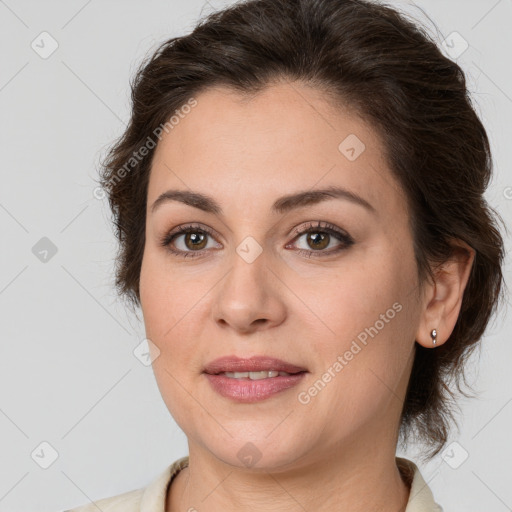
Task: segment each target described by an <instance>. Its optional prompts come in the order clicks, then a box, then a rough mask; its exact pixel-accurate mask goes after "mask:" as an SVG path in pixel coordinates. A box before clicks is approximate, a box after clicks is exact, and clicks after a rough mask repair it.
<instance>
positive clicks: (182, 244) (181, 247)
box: [160, 226, 222, 258]
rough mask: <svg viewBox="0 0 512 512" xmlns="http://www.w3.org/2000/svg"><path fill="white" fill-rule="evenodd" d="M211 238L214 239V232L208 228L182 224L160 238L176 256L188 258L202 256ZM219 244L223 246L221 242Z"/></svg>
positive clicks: (162, 243) (163, 244)
mask: <svg viewBox="0 0 512 512" xmlns="http://www.w3.org/2000/svg"><path fill="white" fill-rule="evenodd" d="M209 239H212V240H213V233H212V232H211V231H210V230H209V229H207V228H204V227H197V226H180V227H179V228H177V229H175V230H173V231H171V232H170V233H169V234H166V235H165V236H164V237H163V238H162V239H161V240H160V245H162V246H163V247H165V248H166V249H167V250H168V251H169V252H171V253H172V254H174V255H176V256H183V257H184V258H187V257H195V256H200V255H201V254H202V253H203V250H205V249H207V248H208V241H209ZM218 246H220V247H222V246H221V245H220V244H218ZM204 252H207V251H204Z"/></svg>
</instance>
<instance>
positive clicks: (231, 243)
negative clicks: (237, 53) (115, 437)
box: [140, 81, 474, 512]
mask: <svg viewBox="0 0 512 512" xmlns="http://www.w3.org/2000/svg"><path fill="white" fill-rule="evenodd" d="M196 100H197V102H198V104H197V106H195V107H194V108H193V109H191V112H190V113H188V114H187V115H186V116H185V117H184V118H183V119H182V120H181V121H180V122H179V124H177V125H176V126H174V128H173V129H172V130H170V131H169V133H164V136H163V138H162V139H161V141H160V142H159V143H158V146H157V148H156V150H155V151H156V152H155V155H154V159H153V164H152V169H151V174H150V180H149V187H148V208H147V212H146V243H145V250H144V256H143V262H142V269H141V276H140V297H141V306H142V311H143V316H144V323H145V327H146V336H147V338H149V339H150V340H151V341H152V343H153V344H154V346H153V347H152V349H151V350H152V357H155V359H154V361H153V369H154V373H155V378H156V380H157V384H158V386H159V389H160V392H161V394H162V397H163V400H164V402H165V404H166V405H167V407H168V409H169V411H170V413H171V415H172V416H173V418H174V419H175V421H176V422H177V424H178V425H179V426H180V427H181V429H182V430H183V431H184V433H185V434H186V436H187V439H188V447H189V467H188V468H186V469H184V470H182V471H181V472H180V473H179V474H178V475H177V477H176V478H175V479H174V481H173V483H172V485H171V486H170V487H169V490H168V495H167V502H166V510H167V512H169V511H172V512H177V511H188V510H197V511H200V510H209V511H220V510H222V511H235V510H236V511H238V512H239V511H241V510H243V511H249V510H250V511H266V512H268V511H273V510H275V511H277V510H279V511H304V510H315V511H317V512H323V511H327V510H329V511H333V510H350V511H353V512H358V511H363V510H364V511H367V510H375V511H383V512H388V511H389V512H399V511H403V510H405V507H406V503H407V500H408V497H409V487H408V485H407V484H406V483H405V482H404V481H403V480H402V477H401V475H400V472H399V470H398V468H397V466H396V462H395V451H396V444H397V439H398V426H399V416H400V411H401V408H402V404H403V399H404V396H405V391H406V387H407V383H408V380H409V376H410V372H411V368H412V362H413V355H414V346H415V343H416V342H417V343H420V344H421V345H423V346H425V347H432V339H431V336H430V332H431V330H432V329H433V328H436V329H437V332H438V336H437V346H439V345H441V344H442V343H444V342H445V340H446V339H447V338H448V337H449V335H450V334H451V332H452V330H453V327H454V325H455V322H456V320H457V316H458V313H459V311H460V305H461V300H462V294H463V291H464V287H465V285H466V282H467V278H468V276H469V270H470V267H471V264H472V261H473V257H474V252H472V250H471V249H469V248H468V247H467V246H466V248H467V249H469V252H464V251H459V252H457V253H456V256H454V258H453V259H452V260H450V261H448V262H446V264H445V265H444V266H443V267H442V269H441V270H440V271H439V273H438V277H437V278H436V281H435V283H430V284H426V285H425V288H424V290H423V292H421V293H420V289H419V287H418V281H417V268H416V263H415V259H414V254H413V245H412V234H411V232H410V227H409V212H408V209H407V203H406V200H405V196H404V194H403V192H402V190H401V188H400V187H399V185H398V183H397V182H396V181H394V179H393V177H392V175H391V172H390V170H389V168H388V167H387V164H386V162H385V159H384V156H383V155H384V151H383V146H382V144H381V141H380V139H379V137H378V136H377V134H376V133H375V132H374V131H373V130H372V128H371V126H370V125H368V124H366V123H365V122H364V121H363V120H362V119H360V118H359V117H357V116H355V115H354V114H353V113H351V112H350V111H349V110H348V109H342V108H340V107H339V106H338V107H335V106H334V105H332V104H331V103H329V102H328V101H327V100H326V97H325V95H323V94H322V93H321V92H320V91H318V90H315V89H313V88H311V87H309V86H307V85H305V84H301V83H299V82H286V81H282V82H278V83H275V84H273V85H271V86H269V87H267V88H266V89H264V90H263V91H261V92H260V93H258V94H257V95H255V96H254V97H252V98H247V97H243V96H241V95H239V94H238V93H236V92H233V91H232V90H230V89H227V88H223V87H217V88H210V89H208V90H206V91H204V92H202V93H201V94H199V95H198V96H196ZM349 134H356V135H357V137H358V138H359V139H360V140H361V141H363V143H364V144H365V150H364V151H363V152H362V153H361V154H360V155H359V156H358V158H356V159H355V160H354V161H350V160H349V159H347V158H346V157H345V156H344V154H342V153H341V152H340V150H339V149H338V146H339V144H340V143H341V141H343V140H344V139H345V138H346V137H347V136H348V135H349ZM329 185H335V186H341V187H344V188H346V189H348V190H350V191H352V192H354V193H356V194H358V195H359V196H361V197H362V198H364V199H365V200H366V201H368V202H369V203H370V204H371V205H372V206H373V208H374V209H375V213H372V212H371V211H369V210H367V209H365V208H364V207H362V206H360V205H358V204H356V203H353V202H350V201H347V200H345V199H333V198H330V199H328V200H326V201H323V202H320V203H318V204H312V205H307V206H304V207H302V208H300V209H296V210H292V211H289V212H286V213H284V214H278V213H273V212H272V211H271V205H272V203H273V202H274V201H275V200H276V199H277V198H279V197H281V196H283V195H286V194H291V193H294V192H297V191H303V190H310V189H317V188H323V187H326V186H329ZM171 188H172V189H180V190H192V191H195V192H200V193H203V194H206V195H209V196H211V197H213V198H214V199H215V200H216V201H217V202H218V203H219V204H220V205H221V207H222V210H223V214H222V215H215V214H212V213H206V212H204V211H202V210H200V209H198V208H195V207H193V206H191V205H186V204H183V203H181V202H178V201H169V202H166V203H164V204H162V205H161V206H160V207H159V208H157V209H156V210H155V211H154V212H152V211H151V205H152V204H153V202H154V201H155V200H156V199H157V198H158V197H159V195H160V194H161V193H163V192H165V191H166V190H168V189H171ZM316 221H321V222H322V223H330V224H332V225H334V226H336V227H337V228H339V229H341V230H344V231H346V232H347V233H348V234H349V235H350V236H351V237H352V238H353V240H354V243H353V244H352V245H349V246H345V244H344V242H342V241H340V240H338V239H337V238H336V237H334V236H330V237H329V238H328V241H327V242H326V244H325V245H324V246H321V249H316V247H317V246H315V244H314V238H313V240H311V239H310V240H309V243H308V235H307V234H306V235H304V234H303V235H297V234H296V233H295V232H294V231H292V230H293V229H294V228H297V227H298V228H299V229H300V230H301V231H304V230H306V229H307V228H308V227H309V225H308V222H316ZM189 223H194V224H200V225H201V226H204V227H206V228H210V229H211V230H213V232H214V236H213V237H210V236H209V235H206V236H207V245H205V244H206V242H205V243H204V244H203V245H201V247H202V249H201V253H202V254H201V255H199V256H197V257H195V258H193V257H187V258H185V257H180V256H176V255H173V254H172V253H170V252H169V250H168V248H166V247H163V246H161V245H160V244H159V239H161V238H162V237H163V236H164V235H165V234H167V233H169V232H170V231H171V230H172V229H173V228H175V227H177V226H180V225H181V226H186V225H187V224H189ZM319 232H320V233H325V232H324V231H322V229H321V228H318V229H317V230H316V233H319ZM195 233H196V236H197V230H196V231H195ZM199 234H200V233H199ZM248 236H251V237H253V238H254V239H255V240H256V241H257V242H258V244H259V245H260V246H261V249H262V252H261V254H260V255H259V256H258V257H257V258H256V259H255V261H253V262H252V263H248V262H247V261H246V260H245V259H243V258H242V257H241V256H240V255H239V254H238V253H237V251H236V248H237V247H238V246H239V245H240V244H241V242H242V241H243V240H244V239H245V238H246V237H248ZM316 236H318V235H316ZM329 240H330V241H329ZM196 243H197V242H196ZM459 245H460V246H461V247H463V244H462V243H460V244H459ZM173 247H174V248H175V249H177V250H180V249H181V250H182V251H188V252H193V251H197V249H195V246H194V244H193V242H191V241H189V242H188V244H186V243H185V236H184V235H181V236H180V235H178V236H177V238H176V239H174V242H173ZM339 247H343V249H342V250H341V251H339V252H336V253H335V252H330V251H334V250H335V249H336V248H339ZM299 249H304V250H309V251H312V252H314V251H316V252H314V254H313V255H312V256H311V257H307V256H306V255H304V254H300V253H299V252H298V250H299ZM322 252H323V254H324V256H322V255H321V253H322ZM394 303H399V304H400V305H401V306H402V308H401V310H400V311H399V312H397V313H396V315H394V318H392V319H388V321H387V322H385V323H384V327H383V328H381V329H380V330H379V331H378V334H376V335H374V337H373V338H372V337H368V343H367V344H366V345H362V344H359V345H361V346H362V349H361V350H360V351H359V352H358V353H357V355H355V356H354V357H353V359H352V360H350V361H346V362H347V364H346V365H344V367H343V369H342V370H341V371H339V372H334V373H335V377H333V378H332V379H331V380H330V382H328V383H327V385H326V386H325V387H324V388H323V389H322V390H321V391H320V392H318V394H316V396H314V397H312V398H311V400H310V401H309V403H307V404H304V403H300V402H299V400H298V398H297V395H298V393H299V392H301V391H307V390H308V388H310V387H311V386H312V385H313V384H314V383H315V381H318V379H319V378H321V377H322V375H323V374H324V373H325V372H326V371H327V369H328V368H329V367H332V366H333V363H334V362H335V361H336V360H337V358H338V356H339V355H342V356H343V354H345V352H346V351H347V350H349V349H350V347H351V343H352V341H353V340H355V339H357V336H358V334H360V333H361V332H362V331H364V330H365V328H368V327H370V326H374V325H375V324H376V321H377V320H379V319H381V318H382V316H381V315H383V314H386V311H388V310H389V309H390V308H392V305H393V304H394ZM150 346H151V344H150ZM156 347H157V348H158V350H159V352H157V351H156ZM434 350H435V348H434ZM232 354H234V355H237V356H239V357H251V356H253V355H262V354H263V355H270V356H274V357H278V358H280V359H283V360H285V361H288V362H291V363H293V364H296V365H299V366H302V367H304V368H306V369H307V370H308V372H309V373H308V374H306V376H305V378H304V379H303V381H302V383H301V384H299V385H298V386H297V387H294V388H291V389H288V390H285V391H282V392H280V393H278V394H275V395H274V396H272V397H271V398H268V399H266V400H263V401H260V402H257V403H253V404H241V403H237V402H234V401H231V400H230V399H228V398H224V397H222V396H220V395H218V394H217V393H216V392H215V391H214V390H213V389H212V388H211V386H210V384H209V382H208V381H207V379H206V378H205V376H204V374H203V373H202V372H203V369H204V366H205V365H206V364H207V363H208V362H209V361H212V360H213V359H216V358H217V357H220V356H224V355H232ZM248 442H251V443H253V444H254V445H255V446H256V448H257V450H258V452H259V454H260V457H261V458H260V459H259V461H258V462H257V464H256V465H254V466H252V467H246V465H244V464H243V463H242V462H241V460H240V459H239V458H238V456H237V453H238V452H239V450H240V449H241V448H242V447H244V446H245V445H246V443H248ZM369 489H370V490H371V492H368V490H369Z"/></svg>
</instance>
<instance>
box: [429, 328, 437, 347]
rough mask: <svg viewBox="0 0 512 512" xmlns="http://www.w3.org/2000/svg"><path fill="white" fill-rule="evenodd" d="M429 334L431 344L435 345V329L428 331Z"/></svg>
mask: <svg viewBox="0 0 512 512" xmlns="http://www.w3.org/2000/svg"><path fill="white" fill-rule="evenodd" d="M430 336H432V344H433V345H434V346H435V345H436V338H437V331H436V330H435V329H432V331H431V332H430Z"/></svg>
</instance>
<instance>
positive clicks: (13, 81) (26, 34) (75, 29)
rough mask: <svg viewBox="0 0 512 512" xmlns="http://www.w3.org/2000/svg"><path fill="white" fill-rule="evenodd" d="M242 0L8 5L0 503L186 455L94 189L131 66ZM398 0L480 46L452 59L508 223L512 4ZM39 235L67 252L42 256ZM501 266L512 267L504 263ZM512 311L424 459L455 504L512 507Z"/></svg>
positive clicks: (443, 499) (38, 499)
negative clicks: (477, 119)
mask: <svg viewBox="0 0 512 512" xmlns="http://www.w3.org/2000/svg"><path fill="white" fill-rule="evenodd" d="M230 3H231V2H219V1H214V0H210V1H208V2H203V0H198V1H196V0H187V1H184V0H174V1H169V0H167V1H164V0H151V1H146V2H142V1H141V2H135V1H102V2H100V1H99V0H89V1H87V0H72V1H69V0H68V1H66V2H65V1H63V0H61V1H45V2H41V1H39V2H37V1H28V0H19V1H17V0H6V1H1V0H0V52H1V65H0V109H1V117H0V119H1V123H0V141H1V144H2V151H1V155H2V162H1V171H0V172H1V177H2V180H1V188H0V229H1V244H2V251H1V252H0V311H1V332H2V343H1V351H2V352H1V357H0V434H1V436H0V442H1V447H2V450H1V453H0V511H14V512H17V511H22V510H23V511H27V510H33V511H35V512H37V511H43V510H45V511H51V510H53V511H58V510H64V509H66V508H71V507H74V506H78V505H80V504H84V503H87V502H88V501H89V500H94V499H99V498H102V497H106V496H112V495H115V494H119V493H121V492H126V491H128V490H132V489H135V488H138V487H142V486H145V485H146V484H147V483H149V481H151V480H152V479H153V478H154V477H155V476H156V475H157V474H158V473H159V472H160V471H162V470H163V469H164V467H165V466H167V465H168V464H170V463H171V462H172V461H174V460H175V459H177V458H178V457H181V456H183V455H186V454H187V445H186V438H185V436H184V434H183V433H182V432H181V430H180V429H179V428H178V427H177V426H176V424H175V423H174V421H173V420H172V418H171V417H170V415H169V413H168V411H167V408H166V407H165V404H164V403H163V401H162V399H161V397H160V393H159V391H158V388H157V386H156V382H155V380H154V377H153V374H152V370H151V367H150V366H144V365H143V364H142V363H141V362H140V361H139V359H137V358H136V357H135V356H134V353H133V351H134V350H135V349H136V347H137V346H138V345H139V344H140V343H141V340H142V339H143V338H144V329H143V325H142V323H141V322H140V320H139V319H137V318H135V317H134V316H133V315H131V314H130V313H129V312H128V311H127V310H126V308H125V307H124V306H123V304H122V302H121V301H120V300H118V299H117V298H116V295H115V292H114V288H113V284H112V283H113V257H114V255H115V248H116V245H115V240H114V237H113V234H112V230H111V226H110V225H109V211H108V206H107V202H106V200H105V199H103V200H102V199H97V198H95V197H94V195H93V190H94V188H95V187H96V183H95V181H94V180H95V178H96V176H97V175H96V169H97V164H98V161H99V157H100V155H101V154H102V152H103V151H104V149H105V148H106V147H107V145H108V144H110V143H111V142H112V141H113V139H114V138H115V137H117V136H118V135H119V134H120V133H121V131H122V130H123V128H124V126H125V124H126V122H127V121H128V119H129V87H128V81H129V78H130V77H131V76H132V74H133V71H134V69H135V67H136V65H137V64H138V63H139V62H140V60H141V59H142V57H143V56H144V55H145V54H146V53H147V52H151V51H152V50H154V49H155V48H156V46H157V45H158V43H159V42H162V41H164V40H165V39H167V38H169V37H171V36H175V35H182V34H185V33H187V32H188V31H190V29H191V28H192V27H193V25H194V23H195V21H196V20H197V19H198V17H199V16H200V15H202V14H206V13H208V12H211V11H212V10H215V9H218V8H220V7H222V6H224V5H228V4H230ZM390 3H391V4H392V5H395V6H397V7H400V8H402V9H404V10H406V11H407V12H410V13H411V14H412V15H413V16H414V17H415V18H416V19H417V20H419V21H420V22H422V23H426V24H428V26H429V27H430V30H431V31H432V30H433V29H432V24H431V22H430V21H429V18H431V19H432V20H433V21H434V22H435V23H436V24H437V26H438V27H439V29H440V30H439V33H438V34H437V38H438V40H439V41H440V42H441V41H442V40H443V39H444V38H446V37H447V36H449V35H450V34H451V33H452V32H454V31H456V32H458V33H459V34H460V35H461V36H462V38H463V40H465V41H467V44H468V45H469V47H468V48H467V49H466V51H464V52H463V53H461V54H460V55H459V56H458V57H457V60H458V62H459V63H460V64H461V65H462V67H463V68H464V69H465V71H466V72H467V77H468V81H469V87H470V90H471V91H472V95H473V99H474V101H475V105H476V108H477V111H478V112H479V114H480V115H481V117H482V119H483V122H484V124H485V125H486V127H487V129H488V133H489V136H490V139H491V143H492V149H493V152H494V158H495V166H496V175H495V177H494V180H493V182H492V184H491V186H490V188H489V190H488V192H487V194H486V196H487V199H488V201H489V202H490V204H491V205H493V206H494V207H495V208H496V209H497V210H498V211H499V212H500V214H501V215H502V216H503V218H504V219H505V221H506V222H508V223H510V219H511V217H512V188H511V187H512V174H511V170H510V169H511V167H510V164H511V160H512V154H511V151H512V149H511V148H512V145H511V144H510V137H511V135H512V133H511V124H510V118H511V113H512V81H511V69H510V51H511V49H512V44H511V43H512V35H511V34H512V33H511V31H510V30H509V28H510V20H511V19H512V2H511V1H510V0H501V1H496V0H478V1H477V0H473V1H467V0H457V1H455V0H450V1H444V0H422V1H419V0H418V1H417V2H416V3H413V2H405V1H404V2H397V1H395V2H390ZM427 15H428V16H427ZM506 29H507V30H506ZM43 31H47V32H48V33H49V34H51V37H52V38H53V39H54V40H55V41H56V42H57V43H58V48H57V50H56V51H55V52H54V53H53V54H52V55H50V56H47V58H42V57H41V56H40V53H37V52H36V51H35V50H34V49H33V48H32V47H31V44H32V42H33V41H35V43H34V45H39V48H38V51H39V52H43V51H49V49H51V40H50V39H49V38H48V36H40V34H41V32H43ZM41 37H46V39H45V40H44V43H42V42H41ZM449 40H453V36H452V39H449ZM43 45H44V48H43ZM452 45H453V44H452ZM458 48H460V49H461V48H462V46H460V43H456V44H455V46H454V50H452V51H457V49H458ZM43 237H47V238H48V239H49V240H50V241H51V243H52V244H53V245H54V246H55V248H56V250H57V252H56V253H55V254H52V252H51V250H49V252H48V253H47V254H46V253H44V252H39V251H44V250H45V249H46V250H48V241H46V240H45V241H42V242H40V240H41V239H42V238H43ZM38 243H39V244H40V245H36V244H38ZM45 244H46V245H45ZM34 246H36V249H33V248H34ZM507 246H508V247H510V240H508V239H507ZM44 257H46V261H41V258H44ZM505 272H506V277H507V279H508V280H509V278H510V266H509V262H508V261H507V266H506V268H505ZM507 309H508V306H506V307H504V308H502V310H501V311H500V313H499V314H498V315H497V316H496V317H495V320H494V321H493V322H492V323H491V325H490V326H489V328H488V331H487V334H486V336H485V339H484V343H483V349H482V351H481V353H477V354H476V355H475V357H473V359H472V360H471V372H470V382H471V383H476V389H477V391H478V393H479V396H478V398H476V399H473V400H463V401H461V402H460V404H461V407H462V415H461V420H460V425H461V428H460V432H457V431H456V430H454V432H453V435H452V439H451V442H454V443H456V444H453V445H451V446H450V448H449V451H448V452H447V453H444V455H443V456H439V457H437V458H436V459H434V460H433V461H432V462H430V463H429V464H426V465H420V469H421V471H422V474H423V475H424V477H425V479H426V480H427V481H428V482H429V485H430V486H431V487H432V489H433V491H434V494H435V497H436V500H437V501H438V502H439V503H441V504H442V505H443V506H444V507H445V510H446V511H447V512H463V511H464V512H476V511H479V512H481V511H482V510H486V511H489V510H492V511H496V512H501V511H506V510H512V487H511V486H510V482H511V476H512V471H511V469H510V460H511V458H512V443H511V442H510V425H511V420H512V404H511V401H512V386H511V384H512V375H511V372H510V371H509V361H510V360H511V356H512V345H511V343H510V332H511V322H510V318H506V313H507ZM41 443H48V445H47V444H43V445H41ZM414 453H415V449H414V447H411V448H410V449H409V450H408V452H407V453H405V454H403V455H405V456H408V457H410V458H413V459H414ZM52 455H54V456H55V457H57V458H56V460H55V461H54V462H53V463H52V464H50V462H51V461H52ZM466 457H467V458H466ZM48 464H50V465H49V467H48V468H47V469H43V467H41V466H44V465H48Z"/></svg>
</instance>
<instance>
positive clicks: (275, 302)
mask: <svg viewBox="0 0 512 512" xmlns="http://www.w3.org/2000/svg"><path fill="white" fill-rule="evenodd" d="M269 260H270V258H267V255H266V254H265V251H263V252H262V253H261V254H260V255H259V256H258V257H257V258H256V259H255V260H254V261H252V262H249V261H246V260H245V259H244V258H243V257H241V256H240V255H239V254H238V253H236V252H234V254H233V263H232V267H231V269H230V271H228V273H227V275H226V276H225V278H224V279H223V280H222V282H221V283H220V284H219V286H218V287H216V292H215V293H216V297H215V300H214V301H213V306H212V314H213V319H214V321H215V323H216V324H217V325H219V326H220V327H221V328H223V329H228V328H229V327H231V328H232V329H233V330H236V331H237V332H239V333H244V334H247V333H250V332H252V331H257V330H261V329H267V328H271V327H275V326H277V325H279V324H281V323H282V322H283V321H284V319H285V318H286V305H285V301H284V297H283V292H284V288H285V287H284V286H283V284H282V282H281V280H280V279H278V278H277V277H276V271H277V272H278V269H277V268H276V269H275V270H274V269H272V268H270V267H269V264H270V262H269Z"/></svg>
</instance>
